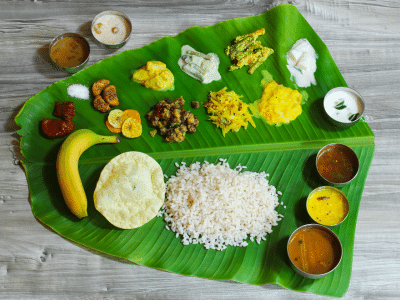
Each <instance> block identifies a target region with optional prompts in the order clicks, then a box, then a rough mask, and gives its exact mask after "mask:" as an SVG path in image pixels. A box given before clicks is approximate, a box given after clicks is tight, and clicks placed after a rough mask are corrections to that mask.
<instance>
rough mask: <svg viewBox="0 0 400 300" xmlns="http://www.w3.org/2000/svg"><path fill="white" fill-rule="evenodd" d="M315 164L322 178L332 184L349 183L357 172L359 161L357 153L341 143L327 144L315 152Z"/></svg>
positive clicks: (338, 185)
mask: <svg viewBox="0 0 400 300" xmlns="http://www.w3.org/2000/svg"><path fill="white" fill-rule="evenodd" d="M316 166H317V170H318V173H319V175H320V176H321V177H322V179H323V180H324V181H325V182H326V183H328V184H330V185H333V186H337V187H340V186H343V185H345V184H348V183H350V181H352V180H353V179H354V178H355V177H356V176H357V174H358V170H359V168H360V163H359V160H358V157H357V154H356V153H355V152H354V151H353V150H352V149H351V148H350V147H348V146H346V145H343V144H336V143H334V144H329V145H326V146H325V147H323V148H322V149H321V150H320V151H319V152H318V154H317V159H316Z"/></svg>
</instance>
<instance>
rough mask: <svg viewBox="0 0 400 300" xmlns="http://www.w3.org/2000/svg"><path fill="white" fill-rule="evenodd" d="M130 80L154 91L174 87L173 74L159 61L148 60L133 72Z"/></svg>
mask: <svg viewBox="0 0 400 300" xmlns="http://www.w3.org/2000/svg"><path fill="white" fill-rule="evenodd" d="M132 80H133V81H136V82H138V83H141V84H142V85H144V86H145V87H146V88H150V89H153V90H156V91H165V90H173V89H174V75H173V74H172V72H171V71H170V70H169V69H167V65H166V64H165V63H163V62H161V61H148V62H147V63H146V64H145V65H144V66H143V67H141V68H140V69H139V70H137V71H136V72H135V73H133V75H132Z"/></svg>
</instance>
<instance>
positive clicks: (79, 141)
mask: <svg viewBox="0 0 400 300" xmlns="http://www.w3.org/2000/svg"><path fill="white" fill-rule="evenodd" d="M100 143H119V138H118V136H103V135H98V134H97V133H95V132H93V131H91V130H89V129H80V130H77V131H75V132H73V133H72V134H71V135H69V136H68V137H67V139H66V140H65V141H64V142H63V144H62V145H61V148H60V150H59V151H58V155H57V163H56V167H57V178H58V183H59V184H60V187H61V192H62V194H63V196H64V200H65V203H66V204H67V206H68V208H69V210H70V211H71V212H72V213H73V214H74V215H76V216H77V217H78V218H80V219H81V218H84V217H86V216H87V215H88V214H87V198H86V194H85V190H84V188H83V185H82V181H81V177H80V175H79V170H78V162H79V158H80V156H81V155H82V153H83V152H84V151H85V150H86V149H88V148H90V147H91V146H93V145H96V144H100Z"/></svg>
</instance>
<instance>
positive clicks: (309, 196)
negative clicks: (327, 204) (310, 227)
mask: <svg viewBox="0 0 400 300" xmlns="http://www.w3.org/2000/svg"><path fill="white" fill-rule="evenodd" d="M321 190H332V191H334V192H336V193H339V194H340V195H341V196H342V197H343V199H344V201H345V203H346V205H347V213H346V215H345V216H344V218H343V219H342V220H341V221H340V222H339V223H336V224H332V225H326V224H322V223H321V222H319V221H318V220H316V219H314V218H313V217H312V216H311V213H310V211H309V209H308V201H309V200H310V198H311V197H312V196H313V195H314V194H315V193H316V192H319V191H321ZM321 201H322V200H321ZM306 208H307V212H308V215H309V216H310V218H311V219H312V220H313V221H314V222H316V223H318V224H320V225H324V226H329V227H335V226H338V225H340V224H342V223H343V222H344V220H346V218H347V216H348V215H349V211H350V208H349V199H347V197H346V195H345V194H344V193H343V192H342V191H341V190H339V189H337V188H335V187H332V186H321V187H318V188H316V189H314V190H313V191H312V192H311V193H310V194H309V195H308V197H307V201H306Z"/></svg>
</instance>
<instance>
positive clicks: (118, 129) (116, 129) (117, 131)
mask: <svg viewBox="0 0 400 300" xmlns="http://www.w3.org/2000/svg"><path fill="white" fill-rule="evenodd" d="M106 126H107V128H108V130H110V131H111V132H112V133H121V132H122V129H121V128H116V127H114V126H112V125H111V124H110V122H108V120H106Z"/></svg>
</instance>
